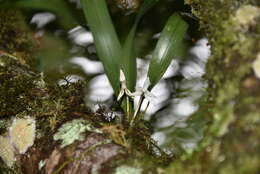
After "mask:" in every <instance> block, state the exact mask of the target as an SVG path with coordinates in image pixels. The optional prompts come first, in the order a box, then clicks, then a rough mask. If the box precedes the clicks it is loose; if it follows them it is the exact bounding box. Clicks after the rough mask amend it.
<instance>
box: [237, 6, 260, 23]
mask: <svg viewBox="0 0 260 174" xmlns="http://www.w3.org/2000/svg"><path fill="white" fill-rule="evenodd" d="M259 15H260V9H259V8H258V7H256V6H252V5H244V6H241V7H240V8H239V9H238V10H237V11H236V14H235V19H236V20H237V21H238V23H239V24H241V25H249V24H255V23H256V21H255V19H256V17H258V16H259Z"/></svg>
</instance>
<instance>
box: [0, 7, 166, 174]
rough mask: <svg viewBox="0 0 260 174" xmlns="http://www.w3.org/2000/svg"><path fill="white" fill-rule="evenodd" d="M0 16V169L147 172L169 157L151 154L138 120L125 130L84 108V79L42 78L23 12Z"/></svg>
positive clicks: (147, 135) (101, 112)
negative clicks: (61, 81)
mask: <svg viewBox="0 0 260 174" xmlns="http://www.w3.org/2000/svg"><path fill="white" fill-rule="evenodd" d="M0 16H1V21H0V26H1V30H0V38H1V39H0V48H1V50H0V51H1V52H0V94H1V98H0V106H1V107H0V140H1V141H0V156H1V158H0V173H7V174H9V173H25V174H35V173H75V174H76V173H78V174H82V173H97V172H100V173H109V172H114V171H117V170H118V171H119V173H121V172H122V170H124V169H127V170H130V171H132V170H134V171H151V170H155V169H156V166H155V165H153V164H154V163H164V162H165V161H167V160H168V159H167V155H166V156H165V158H160V159H156V158H155V157H151V156H153V154H152V153H153V152H154V148H155V146H154V145H153V144H152V142H150V141H151V140H150V130H149V129H147V128H146V127H145V126H144V124H143V123H140V125H141V126H137V127H135V128H133V130H132V131H131V132H128V131H127V129H126V127H125V126H124V125H122V124H120V122H118V121H117V120H114V121H113V122H108V121H107V120H106V119H105V117H106V113H105V112H106V110H103V109H102V108H100V109H99V110H98V111H97V112H96V113H93V112H92V111H91V110H90V109H89V108H88V107H86V105H85V103H84V96H85V95H84V84H83V82H79V83H74V84H70V83H68V84H67V85H63V86H59V85H57V84H55V83H53V82H49V83H48V82H46V80H45V78H44V74H43V73H39V72H37V71H36V70H35V69H34V68H35V63H34V54H33V52H34V50H35V48H36V47H37V41H35V39H34V37H33V33H32V32H31V31H30V30H29V29H28V28H27V26H26V25H25V23H24V19H23V15H22V14H21V13H20V12H19V11H16V10H0ZM18 26H19V27H18ZM34 124H35V125H34ZM27 130H28V131H30V132H28V131H27ZM31 131H33V132H31ZM17 140H18V144H17ZM19 140H20V141H19ZM29 140H30V142H29ZM32 140H33V143H32V142H31V141H32ZM31 144H33V145H32V146H31ZM147 144H150V146H148V145H147ZM20 148H21V149H20ZM24 152H25V153H24ZM129 152H131V153H129ZM14 155H15V157H16V158H14ZM127 159H131V160H127ZM122 164H124V166H121V168H119V169H116V168H117V166H120V165H122ZM132 164H138V166H140V167H141V166H145V167H143V169H136V168H133V167H131V165H132ZM146 164H149V165H146ZM127 165H128V166H127ZM151 166H153V167H151Z"/></svg>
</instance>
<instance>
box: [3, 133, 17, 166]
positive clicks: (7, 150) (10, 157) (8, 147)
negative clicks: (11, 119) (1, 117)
mask: <svg viewBox="0 0 260 174" xmlns="http://www.w3.org/2000/svg"><path fill="white" fill-rule="evenodd" d="M0 157H1V158H2V159H3V161H4V162H5V163H6V165H7V166H8V167H12V166H13V164H14V162H15V154H14V148H13V146H12V144H11V143H10V140H9V138H8V137H3V136H0Z"/></svg>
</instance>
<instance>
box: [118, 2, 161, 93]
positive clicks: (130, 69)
mask: <svg viewBox="0 0 260 174" xmlns="http://www.w3.org/2000/svg"><path fill="white" fill-rule="evenodd" d="M157 2H158V0H145V1H144V2H143V3H142V5H141V7H140V10H139V12H138V14H137V16H136V19H135V23H134V25H133V27H132V28H131V30H130V32H129V34H128V36H127V38H126V41H125V43H124V45H123V52H122V62H121V66H122V69H123V71H124V73H125V76H126V84H127V87H128V89H129V90H130V91H132V92H133V91H134V90H135V84H136V74H137V69H136V52H135V48H134V37H135V33H136V28H137V25H138V23H139V21H140V20H141V18H142V16H143V15H144V14H145V13H146V12H147V11H148V10H149V9H150V8H151V7H152V6H153V5H155V4H156V3H157Z"/></svg>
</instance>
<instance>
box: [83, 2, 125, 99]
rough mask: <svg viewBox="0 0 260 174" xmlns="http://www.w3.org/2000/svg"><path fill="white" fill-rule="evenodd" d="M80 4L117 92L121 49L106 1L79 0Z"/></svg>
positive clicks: (99, 54)
mask: <svg viewBox="0 0 260 174" xmlns="http://www.w3.org/2000/svg"><path fill="white" fill-rule="evenodd" d="M81 4H82V7H83V10H84V14H85V16H86V18H87V22H88V25H89V27H90V30H91V32H92V34H93V36H94V42H95V45H96V48H97V54H98V56H99V58H100V60H101V61H102V63H103V66H104V69H105V72H106V74H107V76H108V79H109V81H110V83H111V85H112V87H113V89H114V92H115V93H116V94H118V92H119V89H120V88H119V87H120V82H119V62H120V57H121V55H122V54H121V52H122V50H121V45H120V42H119V40H118V36H117V34H116V31H115V28H114V26H113V23H112V20H111V17H110V15H109V12H108V9H107V5H106V1H105V0H81Z"/></svg>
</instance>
